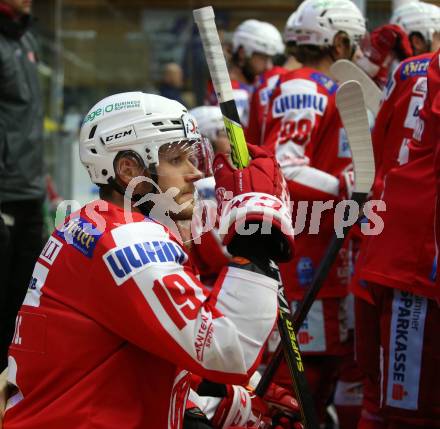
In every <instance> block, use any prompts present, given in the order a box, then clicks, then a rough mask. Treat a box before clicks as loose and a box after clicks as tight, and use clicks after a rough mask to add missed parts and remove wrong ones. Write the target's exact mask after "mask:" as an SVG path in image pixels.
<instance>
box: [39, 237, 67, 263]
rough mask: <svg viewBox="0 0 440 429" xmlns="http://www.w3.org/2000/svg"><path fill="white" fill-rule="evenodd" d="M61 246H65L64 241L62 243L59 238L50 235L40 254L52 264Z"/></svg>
mask: <svg viewBox="0 0 440 429" xmlns="http://www.w3.org/2000/svg"><path fill="white" fill-rule="evenodd" d="M61 247H63V243H61V241H59V240H57V239H56V238H55V237H53V236H50V237H49V240H48V241H47V243H46V245H45V246H44V249H43V250H42V252H41V254H40V258H41V259H42V260H43V261H45V262H47V263H48V264H49V265H52V264H53V263H54V262H55V259H56V257H57V256H58V253H60V250H61Z"/></svg>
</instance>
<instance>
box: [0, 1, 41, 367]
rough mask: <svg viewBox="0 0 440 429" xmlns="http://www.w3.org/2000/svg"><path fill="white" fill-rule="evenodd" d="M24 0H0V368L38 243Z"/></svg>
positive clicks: (37, 114)
mask: <svg viewBox="0 0 440 429" xmlns="http://www.w3.org/2000/svg"><path fill="white" fill-rule="evenodd" d="M30 5H31V2H29V1H24V0H0V208H1V213H2V216H3V220H4V222H5V224H6V226H7V227H8V230H9V244H8V245H7V248H6V257H4V258H2V260H1V261H0V272H1V273H2V280H1V282H0V285H1V286H0V293H1V296H0V306H1V307H0V366H1V368H3V367H4V366H5V365H6V353H7V347H8V344H9V342H10V340H11V337H12V334H13V330H14V321H15V315H16V311H17V310H18V308H19V306H20V305H21V302H22V300H23V298H24V295H25V293H26V289H27V285H28V283H29V280H30V278H31V275H32V269H33V265H34V263H35V259H36V257H37V256H38V254H39V252H40V251H41V245H42V227H43V220H42V219H43V216H42V204H43V199H44V193H45V187H44V174H43V107H42V95H41V91H40V86H39V81H38V72H37V55H36V43H35V39H34V37H33V36H32V35H31V34H30V33H29V31H28V29H29V26H30V23H31V16H30ZM3 244H4V243H3Z"/></svg>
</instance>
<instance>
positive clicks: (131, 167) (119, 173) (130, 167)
mask: <svg viewBox="0 0 440 429" xmlns="http://www.w3.org/2000/svg"><path fill="white" fill-rule="evenodd" d="M115 173H116V180H117V181H118V182H119V183H121V185H123V186H124V187H125V186H127V185H128V184H129V183H130V181H131V180H132V179H134V178H135V177H138V176H145V175H146V172H145V167H144V165H142V163H140V162H139V160H138V159H137V158H136V157H134V156H132V155H130V154H128V153H127V154H123V155H122V156H119V157H117V158H116V160H115Z"/></svg>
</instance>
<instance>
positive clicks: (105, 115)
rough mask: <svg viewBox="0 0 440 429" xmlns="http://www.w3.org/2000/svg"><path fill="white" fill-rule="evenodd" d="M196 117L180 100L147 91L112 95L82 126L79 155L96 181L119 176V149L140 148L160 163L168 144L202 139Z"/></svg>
mask: <svg viewBox="0 0 440 429" xmlns="http://www.w3.org/2000/svg"><path fill="white" fill-rule="evenodd" d="M200 139H201V136H200V133H199V130H198V127H197V122H196V120H195V119H194V118H193V117H192V116H191V115H190V114H188V111H187V109H186V108H185V107H184V106H183V105H182V104H180V103H179V102H177V101H174V100H170V99H168V98H165V97H161V96H160V95H154V94H145V93H143V92H125V93H121V94H115V95H111V96H110V97H107V98H104V99H103V100H101V101H100V102H98V103H97V104H95V105H94V106H93V107H92V109H91V110H90V111H89V113H88V114H87V116H86V117H85V119H84V121H83V124H82V126H81V132H80V139H79V155H80V158H81V162H82V163H83V164H84V166H85V167H86V168H87V171H88V173H89V175H90V178H91V179H92V182H94V183H96V184H106V183H108V180H109V179H110V178H114V177H115V171H114V168H113V161H114V159H115V157H116V155H117V154H118V152H121V151H125V150H130V151H134V152H136V153H137V154H138V155H139V156H140V157H141V159H142V160H143V161H144V163H145V165H146V166H147V167H148V166H149V165H150V164H158V163H159V149H160V147H161V146H163V145H164V144H169V143H178V142H188V143H193V142H196V141H197V142H198V141H200Z"/></svg>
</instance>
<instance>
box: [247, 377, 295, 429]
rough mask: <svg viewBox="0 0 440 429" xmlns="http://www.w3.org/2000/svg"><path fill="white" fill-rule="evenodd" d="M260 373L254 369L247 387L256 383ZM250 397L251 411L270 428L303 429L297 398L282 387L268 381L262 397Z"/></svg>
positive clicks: (252, 386)
mask: <svg viewBox="0 0 440 429" xmlns="http://www.w3.org/2000/svg"><path fill="white" fill-rule="evenodd" d="M260 379H261V375H260V373H259V372H258V371H256V372H255V373H254V374H253V375H252V377H251V379H250V380H249V386H248V389H249V390H250V391H251V392H253V390H254V389H255V388H256V386H257V385H258V383H259V381H260ZM251 397H252V413H253V414H254V417H255V418H256V421H257V422H258V420H261V421H263V422H264V423H265V425H266V426H267V427H270V428H272V429H303V426H302V424H301V423H300V421H301V416H300V410H299V405H298V402H297V400H296V399H295V398H294V397H293V396H292V395H291V394H290V392H289V391H288V390H287V389H285V388H284V387H281V386H279V385H278V384H275V383H270V385H269V387H268V389H267V391H266V394H265V395H264V397H263V398H262V399H261V398H258V397H255V396H251Z"/></svg>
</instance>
